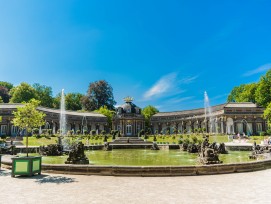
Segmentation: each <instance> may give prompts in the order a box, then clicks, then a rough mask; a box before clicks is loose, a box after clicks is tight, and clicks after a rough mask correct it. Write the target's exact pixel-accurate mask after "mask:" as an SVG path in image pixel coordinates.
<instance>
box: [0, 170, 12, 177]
mask: <svg viewBox="0 0 271 204" xmlns="http://www.w3.org/2000/svg"><path fill="white" fill-rule="evenodd" d="M0 176H11V173H10V171H6V170H0Z"/></svg>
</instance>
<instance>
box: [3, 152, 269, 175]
mask: <svg viewBox="0 0 271 204" xmlns="http://www.w3.org/2000/svg"><path fill="white" fill-rule="evenodd" d="M11 158H12V157H11V156H3V157H2V165H3V167H4V168H8V169H11V168H12V161H11ZM269 168H271V159H266V160H261V161H252V162H244V163H232V164H215V165H201V166H101V165H100V166H99V165H98V166H97V165H73V164H42V172H48V173H63V174H79V175H100V176H146V177H154V176H196V175H214V174H228V173H241V172H252V171H260V170H265V169H269Z"/></svg>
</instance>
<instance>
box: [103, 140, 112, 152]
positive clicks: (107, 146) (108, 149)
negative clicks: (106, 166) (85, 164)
mask: <svg viewBox="0 0 271 204" xmlns="http://www.w3.org/2000/svg"><path fill="white" fill-rule="evenodd" d="M104 150H105V151H111V150H112V145H110V144H109V142H105V143H104Z"/></svg>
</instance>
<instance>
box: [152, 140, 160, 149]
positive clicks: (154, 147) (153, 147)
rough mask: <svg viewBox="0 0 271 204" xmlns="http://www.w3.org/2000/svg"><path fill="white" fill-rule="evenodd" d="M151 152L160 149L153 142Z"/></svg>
mask: <svg viewBox="0 0 271 204" xmlns="http://www.w3.org/2000/svg"><path fill="white" fill-rule="evenodd" d="M151 150H160V148H159V147H158V145H157V144H156V142H154V143H153V144H152V146H151Z"/></svg>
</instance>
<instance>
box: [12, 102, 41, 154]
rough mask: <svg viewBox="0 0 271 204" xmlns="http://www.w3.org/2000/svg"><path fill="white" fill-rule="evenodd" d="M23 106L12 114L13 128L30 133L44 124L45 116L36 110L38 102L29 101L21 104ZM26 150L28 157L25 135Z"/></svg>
mask: <svg viewBox="0 0 271 204" xmlns="http://www.w3.org/2000/svg"><path fill="white" fill-rule="evenodd" d="M23 104H24V106H22V107H18V108H17V111H14V112H13V114H14V118H13V124H14V126H17V127H20V128H22V129H26V130H27V132H31V131H32V129H33V128H37V127H40V126H42V125H44V124H45V120H44V117H45V114H44V113H42V112H40V111H38V110H37V107H38V105H39V104H40V101H38V100H35V99H31V100H30V101H29V102H28V103H25V102H23ZM26 149H27V156H28V135H26Z"/></svg>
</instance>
